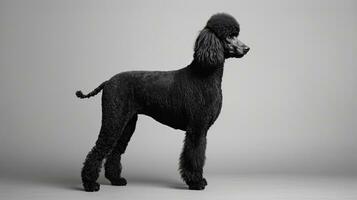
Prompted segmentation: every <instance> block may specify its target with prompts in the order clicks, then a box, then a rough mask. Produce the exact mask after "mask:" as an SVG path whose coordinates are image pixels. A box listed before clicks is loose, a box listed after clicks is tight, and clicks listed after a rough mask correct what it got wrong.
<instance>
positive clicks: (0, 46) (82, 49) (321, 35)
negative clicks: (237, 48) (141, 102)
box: [0, 0, 357, 183]
mask: <svg viewBox="0 0 357 200" xmlns="http://www.w3.org/2000/svg"><path fill="white" fill-rule="evenodd" d="M356 8H357V3H356V1H237V0H234V1H212V2H210V1H164V0H162V1H84V0H82V1H67V0H66V1H62V0H61V1H40V0H33V1H26V0H24V1H18V0H14V1H10V0H9V1H4V0H1V1H0V91H1V92H2V94H1V100H0V113H1V114H0V138H1V139H0V162H1V164H0V177H3V178H5V177H7V178H9V179H11V178H14V177H17V178H19V179H21V178H23V177H35V176H41V175H43V174H46V176H48V177H62V178H63V177H65V178H66V177H67V178H69V179H73V181H72V183H77V182H78V183H79V182H80V178H79V174H80V168H81V166H82V162H83V160H84V158H85V156H86V154H87V152H88V151H89V150H90V148H91V147H92V146H93V144H94V142H95V140H96V138H97V135H98V131H99V128H100V119H101V110H100V109H101V108H100V95H99V96H97V97H95V98H92V99H90V100H79V99H77V98H76V97H75V95H74V92H75V91H76V90H77V89H81V90H83V91H84V92H88V91H90V90H92V89H93V88H95V87H97V86H98V85H99V84H100V83H101V82H102V81H104V80H106V79H108V78H110V77H111V76H113V75H114V74H116V73H119V72H122V71H128V70H174V69H178V68H181V67H185V66H186V65H187V64H189V63H190V61H191V60H192V54H193V50H192V49H193V42H194V40H195V38H196V36H197V35H198V31H199V30H200V29H202V28H203V26H204V25H205V23H206V21H207V19H208V18H209V17H210V16H211V15H212V14H214V13H217V12H222V11H224V12H227V13H230V14H231V15H233V16H234V17H236V18H237V20H238V21H239V22H240V24H241V34H240V39H241V40H242V41H243V42H245V43H246V44H248V45H249V46H250V47H251V51H250V52H249V54H248V55H247V56H246V57H244V58H242V59H230V60H227V61H226V65H225V72H224V76H223V83H222V89H223V95H224V101H223V108H222V112H221V115H220V117H219V118H218V120H217V121H216V123H215V124H214V126H213V127H212V128H211V129H210V131H209V134H208V150H207V162H206V167H205V169H206V173H207V174H214V173H228V174H251V173H260V174H261V173H291V174H327V175H355V174H356V172H357V156H356V152H357V134H356V129H357V123H356V119H357V89H356V86H357V75H356V74H357V69H356V62H357V57H356V52H357V39H356V35H357V12H356V11H357V10H356ZM183 138H184V134H183V132H181V131H177V130H173V129H171V128H168V127H165V126H163V125H161V124H159V123H157V122H155V121H154V120H153V119H151V118H149V117H146V116H140V117H139V121H138V124H137V130H136V132H135V134H134V136H133V138H132V141H131V143H130V144H129V147H128V149H127V152H126V154H125V156H124V157H123V164H124V172H123V173H124V175H125V174H126V175H129V176H130V175H131V176H137V177H140V176H155V175H160V174H161V175H162V174H171V175H173V176H174V177H177V179H179V175H178V172H177V163H178V157H179V154H180V152H181V148H182V141H183ZM66 175H67V176H66Z"/></svg>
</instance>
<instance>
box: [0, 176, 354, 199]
mask: <svg viewBox="0 0 357 200" xmlns="http://www.w3.org/2000/svg"><path fill="white" fill-rule="evenodd" d="M126 178H127V180H128V185H127V186H124V187H119V186H111V185H110V184H109V182H108V181H107V180H105V179H104V178H102V177H101V178H100V179H99V182H100V184H101V189H100V191H99V192H95V193H87V192H84V191H83V189H82V187H81V184H80V182H79V177H78V176H74V175H68V174H67V175H48V176H46V175H36V176H26V175H21V176H16V175H11V176H3V177H1V178H0V199H4V200H5V199H6V200H7V199H16V200H21V199H27V200H29V199H36V200H41V199H46V200H50V199H101V200H104V199H130V200H135V199H155V200H156V199H165V200H167V199H216V200H219V199H249V200H255V199H263V200H268V199H274V200H278V199H283V200H289V199H293V200H304V199H328V200H331V199H335V200H344V199H350V200H356V199H357V177H342V176H321V175H320V176H316V175H281V174H261V175H259V174H246V175H230V174H224V175H223V174H207V175H206V178H207V180H208V187H207V188H206V189H205V190H204V191H190V190H187V187H186V185H184V184H183V182H182V181H181V180H180V179H179V178H178V177H176V176H173V175H172V176H165V177H159V176H145V175H140V176H137V175H127V177H126Z"/></svg>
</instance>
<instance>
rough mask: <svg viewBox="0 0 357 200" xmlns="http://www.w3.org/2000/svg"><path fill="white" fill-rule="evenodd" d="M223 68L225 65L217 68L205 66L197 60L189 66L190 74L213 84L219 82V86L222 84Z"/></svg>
mask: <svg viewBox="0 0 357 200" xmlns="http://www.w3.org/2000/svg"><path fill="white" fill-rule="evenodd" d="M223 68H224V63H222V64H220V65H217V66H205V65H204V64H202V63H198V62H197V61H196V60H193V61H192V62H191V64H190V65H188V66H187V69H188V70H189V71H190V73H192V74H194V75H196V76H199V77H201V78H205V79H209V80H211V81H213V82H218V83H219V84H221V82H222V76H223Z"/></svg>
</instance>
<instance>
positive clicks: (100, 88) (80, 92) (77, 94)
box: [76, 81, 107, 99]
mask: <svg viewBox="0 0 357 200" xmlns="http://www.w3.org/2000/svg"><path fill="white" fill-rule="evenodd" d="M106 83H107V81H104V82H103V83H102V84H100V85H99V86H98V87H97V88H95V89H94V90H93V91H92V92H90V93H88V94H86V95H85V94H83V93H82V91H80V90H79V91H77V92H76V96H77V97H78V98H80V99H84V98H89V97H92V96H95V95H97V94H98V93H99V92H100V91H101V90H102V89H103V87H104V85H105V84H106Z"/></svg>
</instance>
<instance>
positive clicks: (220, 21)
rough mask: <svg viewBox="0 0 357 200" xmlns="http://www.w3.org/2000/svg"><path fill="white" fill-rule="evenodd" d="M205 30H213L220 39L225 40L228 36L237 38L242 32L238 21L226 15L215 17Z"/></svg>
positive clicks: (209, 21) (220, 14)
mask: <svg viewBox="0 0 357 200" xmlns="http://www.w3.org/2000/svg"><path fill="white" fill-rule="evenodd" d="M205 28H208V29H209V30H211V31H212V32H213V33H214V34H215V35H216V36H217V37H218V38H220V39H225V38H227V37H228V36H237V35H238V34H239V30H240V28H239V24H238V22H237V20H235V19H234V17H232V16H231V15H229V14H226V13H218V14H215V15H213V16H212V17H211V18H210V19H209V20H208V21H207V24H206V27H205Z"/></svg>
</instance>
